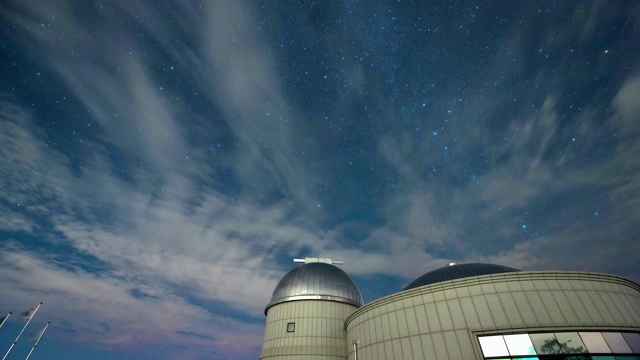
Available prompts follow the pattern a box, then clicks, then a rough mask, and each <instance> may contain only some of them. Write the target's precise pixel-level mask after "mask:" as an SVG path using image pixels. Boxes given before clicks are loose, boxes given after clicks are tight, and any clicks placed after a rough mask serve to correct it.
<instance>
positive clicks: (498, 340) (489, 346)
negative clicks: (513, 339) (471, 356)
mask: <svg viewBox="0 0 640 360" xmlns="http://www.w3.org/2000/svg"><path fill="white" fill-rule="evenodd" d="M478 340H480V347H481V348H482V353H483V354H484V356H485V357H493V356H508V355H509V352H508V351H507V345H506V344H505V343H504V339H503V338H502V335H496V336H481V337H479V338H478Z"/></svg>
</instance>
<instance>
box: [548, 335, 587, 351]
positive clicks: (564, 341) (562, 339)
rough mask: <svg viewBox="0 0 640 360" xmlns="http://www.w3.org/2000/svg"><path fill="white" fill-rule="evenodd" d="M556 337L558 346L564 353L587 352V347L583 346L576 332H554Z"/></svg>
mask: <svg viewBox="0 0 640 360" xmlns="http://www.w3.org/2000/svg"><path fill="white" fill-rule="evenodd" d="M556 339H558V343H559V344H560V348H561V349H562V352H563V353H565V354H582V353H586V352H587V348H586V347H585V346H584V343H583V342H582V340H581V339H580V335H578V333H577V332H562V333H556Z"/></svg>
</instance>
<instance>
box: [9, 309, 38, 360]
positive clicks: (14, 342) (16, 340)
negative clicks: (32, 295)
mask: <svg viewBox="0 0 640 360" xmlns="http://www.w3.org/2000/svg"><path fill="white" fill-rule="evenodd" d="M40 306H42V303H40V304H38V306H37V307H36V309H35V310H33V313H32V314H31V316H29V320H27V323H26V324H24V327H23V328H22V330H21V331H20V334H18V337H17V338H16V339H15V340H14V341H13V344H11V346H10V347H9V350H7V353H6V354H4V357H3V358H2V360H4V359H6V358H7V356H9V353H10V352H11V349H13V347H14V346H15V345H16V343H17V342H18V339H20V335H22V333H23V332H24V329H26V328H27V325H29V323H30V322H31V319H33V316H34V315H35V314H36V312H38V309H40Z"/></svg>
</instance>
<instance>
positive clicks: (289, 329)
mask: <svg viewBox="0 0 640 360" xmlns="http://www.w3.org/2000/svg"><path fill="white" fill-rule="evenodd" d="M294 331H296V323H294V322H290V323H287V332H294Z"/></svg>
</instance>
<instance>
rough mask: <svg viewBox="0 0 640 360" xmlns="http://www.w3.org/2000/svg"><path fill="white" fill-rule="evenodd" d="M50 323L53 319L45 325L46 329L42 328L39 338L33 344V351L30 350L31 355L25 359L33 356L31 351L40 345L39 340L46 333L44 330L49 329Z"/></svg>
mask: <svg viewBox="0 0 640 360" xmlns="http://www.w3.org/2000/svg"><path fill="white" fill-rule="evenodd" d="M49 324H51V321H49V322H48V323H47V325H46V326H45V327H44V329H42V332H40V336H38V339H37V340H36V343H35V344H33V347H32V348H31V351H29V355H27V358H26V359H24V360H29V358H30V357H31V353H32V352H33V350H35V349H36V346H38V341H40V338H41V337H42V335H44V332H45V331H47V328H48V327H49Z"/></svg>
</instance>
